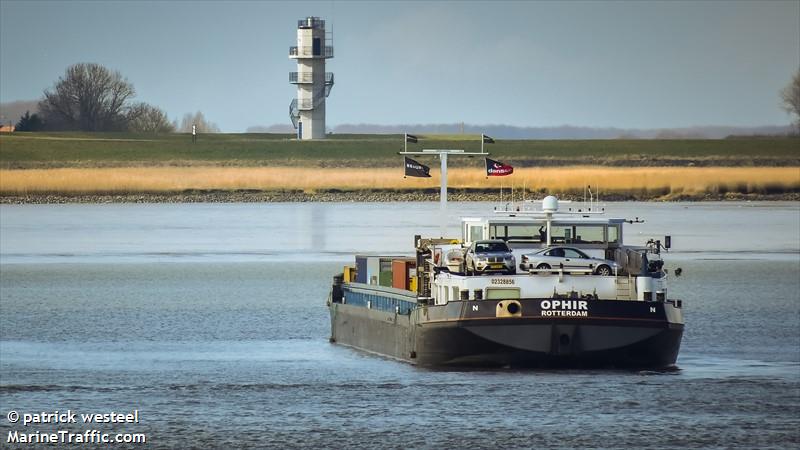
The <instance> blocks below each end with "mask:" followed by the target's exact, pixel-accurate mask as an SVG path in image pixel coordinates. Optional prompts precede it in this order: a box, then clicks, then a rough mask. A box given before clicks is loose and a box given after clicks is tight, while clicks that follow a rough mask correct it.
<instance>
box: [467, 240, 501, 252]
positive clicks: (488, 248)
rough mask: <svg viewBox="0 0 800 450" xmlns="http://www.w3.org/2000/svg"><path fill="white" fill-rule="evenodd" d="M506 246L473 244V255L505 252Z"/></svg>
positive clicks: (499, 243)
mask: <svg viewBox="0 0 800 450" xmlns="http://www.w3.org/2000/svg"><path fill="white" fill-rule="evenodd" d="M507 251H508V246H507V245H506V244H504V243H502V242H481V243H476V244H475V253H490V252H507Z"/></svg>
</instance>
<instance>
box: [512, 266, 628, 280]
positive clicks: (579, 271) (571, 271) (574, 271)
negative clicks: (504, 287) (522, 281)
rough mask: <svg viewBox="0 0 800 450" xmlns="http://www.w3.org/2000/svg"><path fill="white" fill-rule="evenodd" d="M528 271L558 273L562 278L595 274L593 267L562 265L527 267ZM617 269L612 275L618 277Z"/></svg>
mask: <svg viewBox="0 0 800 450" xmlns="http://www.w3.org/2000/svg"><path fill="white" fill-rule="evenodd" d="M526 272H528V273H529V274H531V275H558V276H559V279H563V278H564V275H591V276H593V275H594V274H595V269H594V268H564V267H556V268H550V269H528V270H527V271H526ZM619 275H620V274H619V270H618V269H617V268H614V275H613V276H614V277H618V276H619Z"/></svg>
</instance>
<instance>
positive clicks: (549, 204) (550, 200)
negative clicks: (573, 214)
mask: <svg viewBox="0 0 800 450" xmlns="http://www.w3.org/2000/svg"><path fill="white" fill-rule="evenodd" d="M542 211H544V212H549V213H553V212H556V211H558V199H557V198H556V197H555V196H553V195H548V196H547V197H545V198H544V200H542Z"/></svg>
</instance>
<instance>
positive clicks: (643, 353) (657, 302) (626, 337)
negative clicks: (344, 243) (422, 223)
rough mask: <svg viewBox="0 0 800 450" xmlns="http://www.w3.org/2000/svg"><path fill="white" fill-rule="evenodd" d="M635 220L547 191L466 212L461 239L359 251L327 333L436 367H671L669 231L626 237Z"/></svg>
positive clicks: (673, 312) (673, 324) (677, 309)
mask: <svg viewBox="0 0 800 450" xmlns="http://www.w3.org/2000/svg"><path fill="white" fill-rule="evenodd" d="M563 203H565V202H562V204H563ZM537 207H538V208H537ZM637 222H640V220H639V219H638V218H637V219H636V220H625V219H614V218H605V211H604V210H600V211H598V208H597V207H591V206H590V207H588V208H578V209H573V208H569V209H568V210H567V211H559V201H558V199H557V198H555V197H553V196H548V197H546V198H545V199H544V200H543V201H541V202H523V203H522V204H521V205H517V206H512V207H506V208H504V209H502V210H499V211H498V210H495V211H494V212H493V213H492V214H491V215H489V216H486V217H476V218H469V217H467V218H462V220H461V236H460V237H458V238H452V239H447V238H423V237H421V236H415V237H414V249H415V252H414V254H413V255H412V256H407V257H397V256H380V255H357V256H356V257H355V264H354V265H350V266H346V267H344V270H343V272H342V273H341V274H339V275H337V276H335V277H334V281H333V286H332V289H331V292H330V295H329V298H328V302H327V303H328V308H329V310H330V317H331V337H330V340H331V342H335V343H337V344H341V345H345V346H350V347H353V348H356V349H359V350H363V351H366V352H372V353H376V354H379V355H383V356H386V357H389V358H395V359H399V360H403V361H407V362H409V363H412V364H416V365H420V366H427V367H451V366H453V367H469V366H473V367H636V368H668V367H673V366H674V365H675V362H676V359H677V356H678V351H679V349H680V344H681V338H682V335H683V329H684V320H683V312H682V307H683V302H682V301H681V300H678V299H672V298H670V297H669V296H668V290H667V278H668V276H667V275H668V274H667V271H666V270H665V269H664V263H663V259H662V251H663V250H665V249H668V248H669V247H670V245H671V239H670V237H669V236H665V237H664V240H663V243H662V241H661V240H650V241H648V243H647V245H645V246H628V245H625V244H624V243H623V238H624V230H623V227H624V226H625V225H627V224H631V223H637ZM482 245H483V246H492V245H493V246H495V247H497V248H500V249H501V250H502V249H504V248H505V249H506V251H507V252H508V253H506V254H505V256H486V255H481V254H479V253H476V252H478V250H479V249H480V247H481V246H482ZM509 261H511V264H510V265H509ZM539 261H543V262H539Z"/></svg>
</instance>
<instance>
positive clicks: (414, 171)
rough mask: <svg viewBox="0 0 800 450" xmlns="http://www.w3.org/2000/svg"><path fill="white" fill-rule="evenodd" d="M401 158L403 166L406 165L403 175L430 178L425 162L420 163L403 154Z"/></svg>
mask: <svg viewBox="0 0 800 450" xmlns="http://www.w3.org/2000/svg"><path fill="white" fill-rule="evenodd" d="M403 158H404V159H405V166H406V173H405V176H407V177H422V178H430V176H431V173H430V172H431V168H430V167H428V166H426V165H425V164H420V163H418V162H416V161H414V160H413V159H411V158H409V157H408V156H404V157H403Z"/></svg>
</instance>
